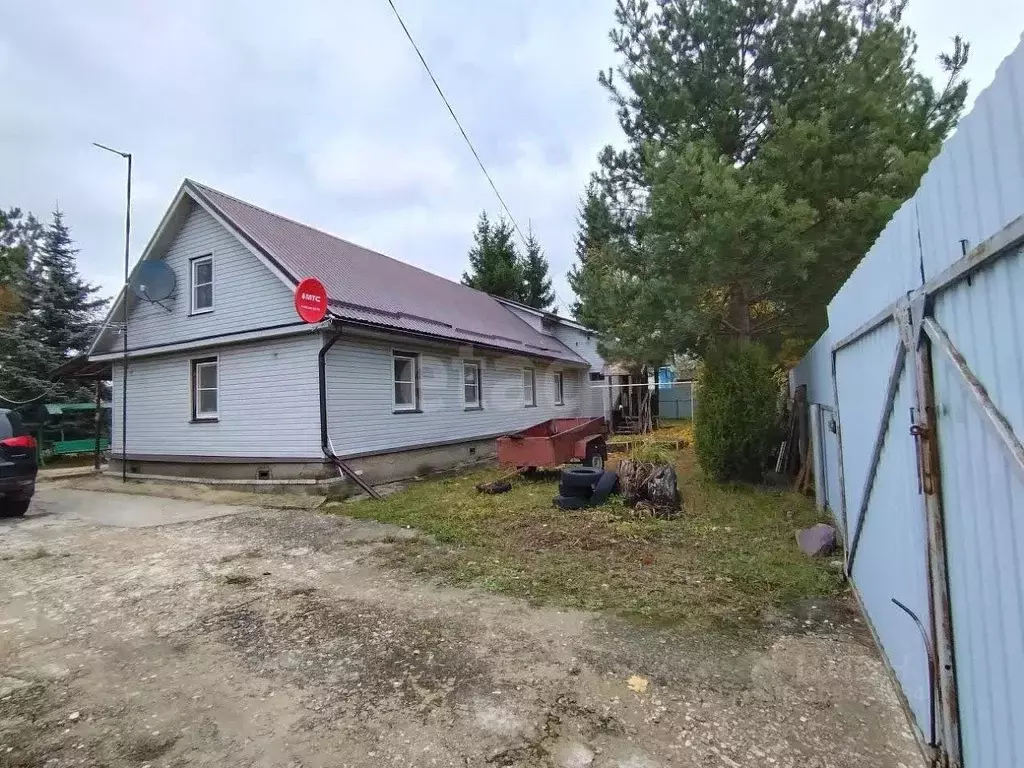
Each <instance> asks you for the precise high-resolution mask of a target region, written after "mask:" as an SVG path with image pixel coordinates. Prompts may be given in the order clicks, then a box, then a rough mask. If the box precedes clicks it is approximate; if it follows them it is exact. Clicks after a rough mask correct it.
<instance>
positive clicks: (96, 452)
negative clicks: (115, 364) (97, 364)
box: [92, 376, 103, 472]
mask: <svg viewBox="0 0 1024 768" xmlns="http://www.w3.org/2000/svg"><path fill="white" fill-rule="evenodd" d="M102 404H103V379H101V378H100V377H99V376H97V377H96V414H95V416H93V428H94V430H95V438H96V444H95V445H94V446H93V454H92V467H93V469H95V470H96V471H97V472H99V471H100V464H101V461H100V432H101V431H102V429H103V421H102V419H103V408H102V407H101V406H102Z"/></svg>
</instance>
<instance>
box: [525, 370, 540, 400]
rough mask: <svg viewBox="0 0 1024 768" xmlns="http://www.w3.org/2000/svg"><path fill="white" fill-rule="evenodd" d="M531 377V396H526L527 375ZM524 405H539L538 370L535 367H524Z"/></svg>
mask: <svg viewBox="0 0 1024 768" xmlns="http://www.w3.org/2000/svg"><path fill="white" fill-rule="evenodd" d="M527 376H529V377H530V398H529V399H527V397H526V377H527ZM523 406H524V407H525V408H536V407H537V372H536V371H535V370H534V369H533V368H527V367H524V368H523Z"/></svg>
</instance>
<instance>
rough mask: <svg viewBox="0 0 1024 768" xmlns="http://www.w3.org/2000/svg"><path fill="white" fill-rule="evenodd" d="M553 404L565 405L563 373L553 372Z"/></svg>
mask: <svg viewBox="0 0 1024 768" xmlns="http://www.w3.org/2000/svg"><path fill="white" fill-rule="evenodd" d="M555 405H565V374H564V373H562V372H561V371H556V372H555Z"/></svg>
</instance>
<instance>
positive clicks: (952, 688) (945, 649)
mask: <svg viewBox="0 0 1024 768" xmlns="http://www.w3.org/2000/svg"><path fill="white" fill-rule="evenodd" d="M920 341H921V343H919V344H918V345H917V349H916V353H915V357H914V362H915V365H914V369H915V371H914V372H915V382H916V400H917V406H918V415H919V418H920V419H921V424H915V425H914V426H915V427H919V429H918V430H917V431H918V435H919V439H918V462H919V467H920V472H921V476H922V482H921V492H922V496H923V497H924V507H925V515H926V517H925V524H926V534H927V544H928V559H927V567H928V571H927V574H928V607H929V613H930V615H931V621H932V637H933V638H934V644H933V653H934V655H935V660H934V663H935V673H936V675H937V678H936V684H937V686H938V688H937V694H938V700H939V707H940V713H941V716H940V719H941V723H942V738H941V739H940V740H941V742H942V746H943V751H944V752H945V753H946V758H947V761H948V764H949V765H952V766H959V765H960V759H961V754H962V746H961V743H960V696H959V690H958V686H957V680H956V670H955V664H956V656H955V653H954V639H953V605H952V601H951V599H950V594H949V565H948V558H947V554H946V522H945V515H944V510H943V504H942V473H941V468H940V464H939V450H940V446H939V433H938V432H939V427H938V418H937V416H936V413H937V412H936V408H935V386H934V381H933V377H932V356H931V346H930V345H929V344H928V343H927V342H926V341H925V340H924V339H923V338H922V339H921V340H920Z"/></svg>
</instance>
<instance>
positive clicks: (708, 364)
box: [693, 342, 780, 481]
mask: <svg viewBox="0 0 1024 768" xmlns="http://www.w3.org/2000/svg"><path fill="white" fill-rule="evenodd" d="M697 387H698V389H697V392H698V394H697V399H698V403H697V410H696V412H695V413H694V416H693V438H694V449H695V450H696V452H697V460H698V461H699V462H700V465H701V467H702V468H703V469H704V471H705V472H706V473H707V474H708V475H709V476H710V477H713V478H714V479H716V480H747V481H758V480H760V479H761V478H762V472H763V470H764V466H765V463H766V461H767V459H768V458H769V456H770V455H771V452H772V449H773V448H775V447H776V445H777V442H778V440H779V439H780V435H779V427H778V402H779V374H778V371H777V369H776V367H775V365H774V364H773V362H772V359H771V357H770V356H769V354H768V352H767V350H765V348H764V347H762V346H761V345H759V344H754V343H745V344H738V343H735V342H730V343H725V344H722V345H720V346H719V347H717V348H716V349H715V350H714V351H713V352H712V353H711V354H709V355H707V356H706V357H705V359H704V361H703V362H702V363H701V364H700V366H699V367H698V369H697Z"/></svg>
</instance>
